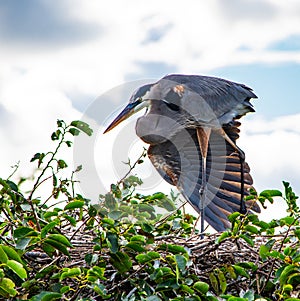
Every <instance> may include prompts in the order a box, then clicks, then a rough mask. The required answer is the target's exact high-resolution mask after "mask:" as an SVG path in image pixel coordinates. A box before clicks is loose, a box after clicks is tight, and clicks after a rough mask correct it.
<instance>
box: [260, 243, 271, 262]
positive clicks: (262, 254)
mask: <svg viewBox="0 0 300 301" xmlns="http://www.w3.org/2000/svg"><path fill="white" fill-rule="evenodd" d="M269 251H270V249H269V248H268V247H267V246H266V245H261V246H260V247H259V256H260V258H261V259H262V260H263V261H265V260H266V259H267V258H268V255H269V254H270V252H269Z"/></svg>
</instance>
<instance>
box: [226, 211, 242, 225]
mask: <svg viewBox="0 0 300 301" xmlns="http://www.w3.org/2000/svg"><path fill="white" fill-rule="evenodd" d="M240 216H241V213H240V212H233V213H232V214H230V215H229V216H228V219H229V221H230V222H231V223H233V222H235V221H236V219H237V218H239V217H240Z"/></svg>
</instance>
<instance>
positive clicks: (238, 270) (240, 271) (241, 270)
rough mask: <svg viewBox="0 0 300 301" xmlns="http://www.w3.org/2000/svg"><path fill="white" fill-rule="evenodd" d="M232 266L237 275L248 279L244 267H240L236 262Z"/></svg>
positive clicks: (248, 276)
mask: <svg viewBox="0 0 300 301" xmlns="http://www.w3.org/2000/svg"><path fill="white" fill-rule="evenodd" d="M233 268H234V270H235V272H236V274H237V275H240V276H242V277H246V278H248V279H250V275H249V274H248V273H247V271H246V270H245V269H244V268H242V267H240V266H238V265H236V264H234V265H233Z"/></svg>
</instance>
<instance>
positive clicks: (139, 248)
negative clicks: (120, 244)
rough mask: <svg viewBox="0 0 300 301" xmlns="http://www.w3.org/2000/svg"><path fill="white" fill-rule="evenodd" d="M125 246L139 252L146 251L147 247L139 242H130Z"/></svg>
mask: <svg viewBox="0 0 300 301" xmlns="http://www.w3.org/2000/svg"><path fill="white" fill-rule="evenodd" d="M125 247H126V248H128V249H131V250H133V251H135V252H138V253H142V252H145V248H144V247H142V246H141V244H140V243H137V242H129V243H128V244H127V245H125Z"/></svg>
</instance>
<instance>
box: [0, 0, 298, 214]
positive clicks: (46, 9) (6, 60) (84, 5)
mask: <svg viewBox="0 0 300 301" xmlns="http://www.w3.org/2000/svg"><path fill="white" fill-rule="evenodd" d="M0 66H1V67H0V141H1V146H2V147H1V148H0V158H1V160H0V173H1V174H0V177H2V178H5V177H7V176H8V175H9V174H10V173H11V166H12V165H14V164H15V163H16V162H18V161H20V169H19V171H18V174H17V175H26V174H30V172H32V169H33V167H32V164H30V163H29V160H30V158H31V157H32V155H33V154H34V153H36V152H38V151H47V150H48V149H49V147H50V146H51V142H50V141H49V140H50V139H49V136H50V135H51V132H52V131H53V130H54V129H55V126H56V120H57V119H60V118H61V119H64V120H66V121H71V120H75V119H82V120H85V121H88V122H89V123H90V124H91V126H92V127H93V129H94V133H95V134H94V136H93V138H90V140H87V139H88V138H86V137H85V138H78V139H79V140H78V141H77V142H76V143H75V150H74V153H73V154H72V153H71V154H70V153H68V156H69V159H68V160H69V161H70V160H71V161H72V160H73V161H74V166H76V165H79V164H80V163H83V166H86V167H84V170H83V173H82V178H81V180H82V181H83V182H89V184H83V187H82V189H83V190H84V191H85V192H87V194H89V193H90V194H91V197H96V194H97V193H98V190H97V191H93V192H90V191H89V190H91V189H93V190H95V187H100V186H101V188H104V189H106V188H107V187H108V186H109V183H111V182H113V181H116V180H117V179H118V178H119V177H120V176H122V174H124V172H126V165H124V164H123V163H122V162H121V161H126V160H127V158H128V157H137V156H138V154H139V153H141V149H142V147H143V144H142V143H141V142H139V140H138V139H137V138H136V136H135V134H134V122H135V118H132V119H130V120H129V122H128V123H125V125H124V126H121V127H120V129H118V130H117V129H116V130H115V131H114V132H113V133H109V134H107V136H106V137H104V136H103V135H102V132H103V126H106V125H108V123H109V121H111V120H112V118H113V117H114V116H115V115H116V114H117V112H118V111H119V110H120V109H121V107H122V106H124V104H125V103H126V102H127V101H128V99H129V97H130V94H131V93H132V92H133V91H134V89H135V88H137V87H138V86H140V85H141V84H143V83H146V82H154V81H155V80H158V79H159V78H161V77H162V76H164V75H166V74H170V73H183V74H202V75H211V76H218V77H224V78H226V79H229V80H233V81H237V82H241V83H244V84H246V85H248V86H249V87H251V88H252V89H253V90H254V92H255V94H256V95H257V96H258V99H254V100H253V101H252V103H253V105H254V107H255V109H256V113H254V114H253V113H251V114H248V115H247V116H246V117H244V118H243V119H242V120H241V121H242V123H243V124H242V128H241V130H242V132H241V138H240V140H239V141H238V145H239V146H240V147H241V148H242V149H243V150H244V151H245V153H246V159H247V162H248V163H249V165H250V167H251V171H252V172H251V174H252V177H253V178H254V184H255V187H256V188H257V190H258V191H261V190H264V189H282V183H281V182H282V180H285V181H288V182H290V183H291V184H292V186H293V187H294V189H295V191H296V192H297V193H300V183H299V179H300V160H299V149H300V123H299V120H300V89H299V84H300V2H299V1H298V0H287V1H280V0H211V1H199V0H188V1H185V2H183V1H177V0H173V1H169V0H165V1H158V0H154V1H138V0H128V1H121V0H112V1H99V0H89V1H83V0H27V1H16V0H15V1H14V0H12V1H5V0H0ZM125 134H126V135H125ZM124 137H126V138H124ZM81 139H82V140H81ZM124 145H126V147H124ZM132 160H134V158H132ZM84 164H86V165H84ZM137 173H140V174H141V175H142V176H143V177H144V178H145V183H146V184H145V186H144V188H143V189H144V191H147V190H151V189H152V190H158V189H167V190H169V189H170V188H169V186H167V188H165V187H166V186H162V185H163V184H162V181H161V179H160V178H159V177H158V175H157V174H156V172H155V171H154V169H153V168H152V167H151V165H150V163H149V162H148V163H146V164H145V165H143V166H142V167H141V166H140V167H139V168H138V169H137ZM87 178H88V179H92V180H91V181H86V179H87ZM99 183H100V184H99ZM97 185H98V186H97ZM91 187H93V188H91ZM163 187H164V188H163ZM99 189H100V188H99ZM280 202H281V201H278V204H276V205H275V206H276V207H274V208H276V209H272V210H275V211H276V212H280V211H282V210H281V208H282V207H281V205H282V204H281V203H280ZM275 211H274V214H275V213H276V212H275Z"/></svg>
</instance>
